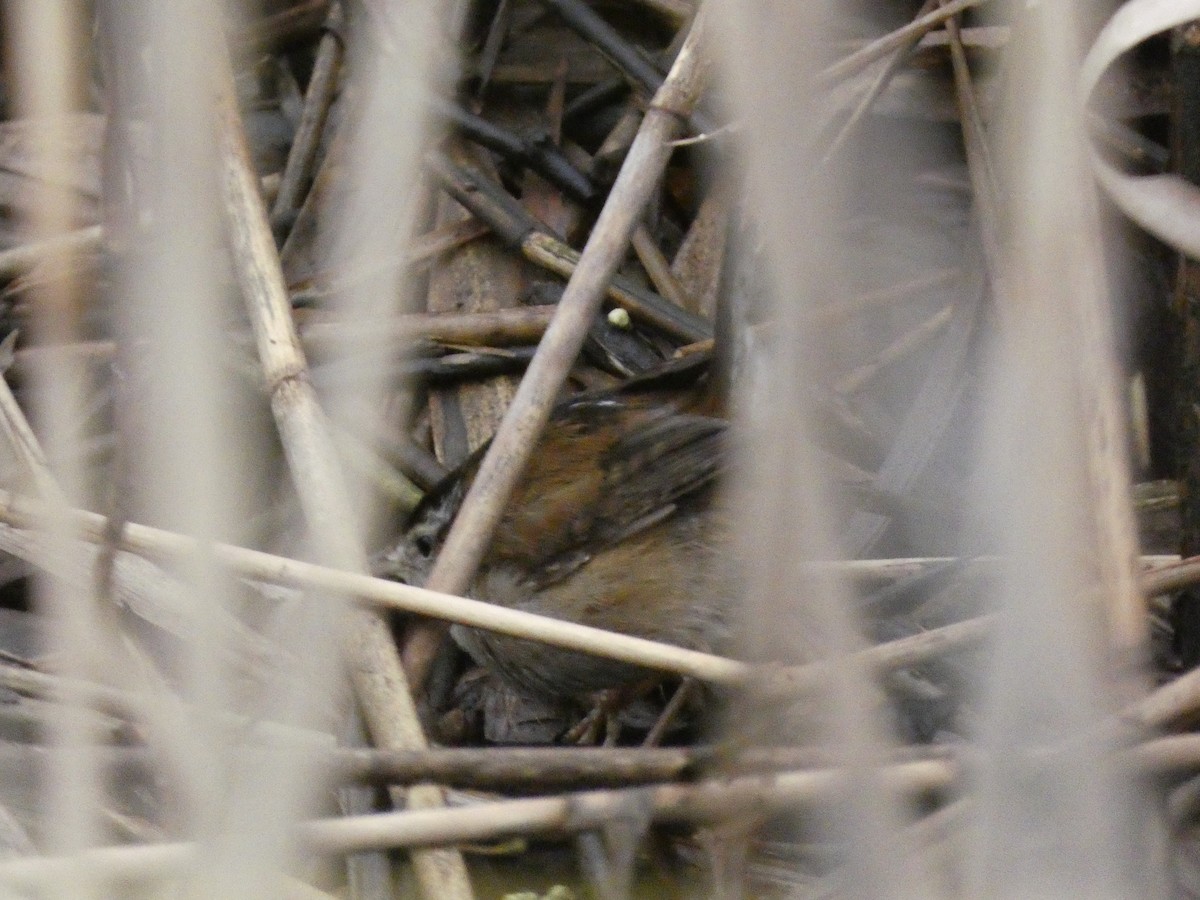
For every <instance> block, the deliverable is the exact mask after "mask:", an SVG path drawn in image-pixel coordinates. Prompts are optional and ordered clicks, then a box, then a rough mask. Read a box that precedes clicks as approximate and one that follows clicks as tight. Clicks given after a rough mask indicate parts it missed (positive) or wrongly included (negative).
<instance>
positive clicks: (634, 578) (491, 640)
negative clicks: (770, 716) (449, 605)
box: [376, 395, 735, 697]
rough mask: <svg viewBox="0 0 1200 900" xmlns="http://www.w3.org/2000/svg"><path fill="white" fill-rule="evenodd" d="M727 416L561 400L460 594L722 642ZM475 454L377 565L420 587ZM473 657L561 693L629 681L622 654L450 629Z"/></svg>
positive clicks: (634, 675)
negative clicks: (720, 484)
mask: <svg viewBox="0 0 1200 900" xmlns="http://www.w3.org/2000/svg"><path fill="white" fill-rule="evenodd" d="M725 432H726V423H725V422H723V421H721V420H719V419H714V418H710V417H707V416H700V415H691V414H687V413H683V412H679V411H678V410H677V408H675V407H672V406H669V405H665V404H663V403H662V402H661V400H660V399H659V398H658V397H640V396H623V395H612V396H609V397H604V398H601V399H595V398H591V399H577V400H574V401H570V402H567V403H565V404H563V405H562V406H560V407H559V408H558V409H557V410H556V411H555V413H554V414H553V416H552V417H551V420H550V422H549V424H548V425H547V427H546V429H545V432H544V433H543V436H542V438H541V441H540V442H539V444H538V446H537V448H536V450H535V452H534V456H533V459H532V461H531V462H530V464H529V467H528V469H527V471H526V473H525V475H524V477H523V479H522V480H521V481H520V482H519V484H518V486H517V489H516V492H515V494H514V496H513V497H512V499H511V501H510V503H509V505H508V510H507V512H506V513H505V514H504V517H503V518H502V519H501V521H500V525H499V527H498V528H497V529H496V535H495V538H494V539H493V541H492V545H491V548H490V549H489V551H488V553H487V555H486V557H485V558H484V560H483V563H482V565H481V566H480V569H479V573H478V575H477V576H476V578H475V581H474V583H473V585H472V586H471V588H470V590H469V591H468V594H469V595H470V596H472V597H474V598H476V599H479V600H485V601H487V602H489V603H496V604H500V605H502V606H507V607H511V608H513V609H520V610H526V611H528V612H534V613H539V614H541V615H545V616H551V617H553V618H558V619H566V620H569V621H572V622H580V623H582V624H585V625H592V626H595V627H598V628H605V629H609V630H611V631H616V632H620V633H622V634H629V635H635V636H637V637H644V638H649V639H652V640H657V641H664V642H666V643H672V644H677V645H679V646H682V647H687V648H691V649H698V650H710V651H719V650H721V649H722V648H723V646H724V645H725V644H726V639H727V637H728V634H729V631H730V609H731V603H732V602H733V601H734V599H735V592H734V587H733V584H732V579H731V578H730V577H729V571H728V560H727V558H726V556H727V554H726V550H727V548H728V547H729V544H730V541H729V535H730V531H729V522H728V517H727V515H726V514H725V509H724V504H723V503H722V502H721V501H720V499H719V497H718V490H717V485H716V481H717V478H718V476H719V475H720V474H721V472H722V471H723V470H724V468H725V462H726V452H725V449H724V441H725ZM481 458H482V452H479V453H476V454H475V455H474V456H473V457H472V458H471V459H470V460H468V461H467V463H465V464H464V465H463V466H462V467H461V468H460V469H459V470H458V471H457V472H455V473H454V474H452V475H451V476H450V477H449V478H448V479H447V480H446V481H445V482H444V483H443V484H442V485H441V486H439V488H437V489H435V490H434V491H433V492H431V493H430V495H429V496H427V497H426V499H425V501H424V502H423V503H422V505H421V506H420V507H419V508H418V509H417V510H416V512H415V513H414V514H413V517H412V519H411V524H410V526H409V528H408V530H407V532H406V533H405V535H404V537H403V538H402V539H401V541H400V542H399V543H398V544H397V545H396V546H395V547H393V548H392V549H391V550H389V551H388V552H387V553H385V554H384V555H383V556H382V557H381V558H380V560H379V563H378V565H377V567H376V572H377V574H380V575H382V576H384V577H390V578H395V579H398V580H401V581H404V582H407V583H410V584H418V585H419V584H423V583H424V581H425V579H426V578H427V577H428V575H429V571H430V569H431V568H432V565H433V561H434V559H435V558H436V555H437V553H438V551H439V550H440V548H441V545H442V542H443V541H444V539H445V536H446V532H447V530H448V529H449V526H450V524H451V522H452V521H453V518H454V515H455V514H456V513H457V511H458V508H459V505H460V504H461V503H462V499H463V497H464V495H465V493H466V490H467V488H468V487H469V485H470V481H471V479H472V478H473V477H474V475H475V472H476V471H477V469H478V466H479V462H480V459H481ZM451 633H452V634H453V636H454V638H455V640H456V641H457V642H458V643H459V644H460V645H461V646H462V647H463V648H464V649H465V650H466V651H467V652H468V653H470V655H471V656H472V657H473V658H474V659H475V660H476V661H477V662H479V663H481V664H482V665H484V666H486V667H487V668H488V669H490V670H492V671H493V672H495V673H497V674H498V675H500V676H501V677H502V678H504V679H505V680H506V681H508V682H509V683H510V684H512V685H514V686H515V687H517V688H518V689H520V690H524V691H526V692H529V693H532V694H537V695H542V696H548V697H569V696H577V695H581V694H585V693H589V692H592V691H598V690H602V689H607V688H613V687H618V686H621V685H626V684H629V683H632V682H634V681H637V680H640V679H642V678H644V677H645V676H646V672H645V671H644V670H642V669H639V668H638V667H636V666H632V665H629V664H627V663H620V662H614V661H611V660H605V659H601V658H599V657H593V656H590V655H587V654H582V653H577V652H573V651H568V650H561V649H558V648H555V647H550V646H547V645H544V644H539V643H536V642H533V641H526V640H520V639H518V638H512V637H508V636H505V635H499V634H493V633H490V632H485V631H481V630H477V629H472V628H464V627H461V626H455V627H454V628H453V629H452V631H451Z"/></svg>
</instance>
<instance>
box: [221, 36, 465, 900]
mask: <svg viewBox="0 0 1200 900" xmlns="http://www.w3.org/2000/svg"><path fill="white" fill-rule="evenodd" d="M218 64H219V65H221V66H222V68H223V71H221V72H220V73H219V75H220V83H221V92H220V102H219V121H220V135H219V138H220V145H221V165H222V171H223V178H222V186H223V188H224V192H225V206H226V209H227V212H228V216H229V224H230V232H231V244H232V247H233V254H234V258H235V269H236V272H237V277H238V281H239V284H240V286H241V289H242V294H243V296H244V298H245V302H246V306H247V309H248V312H249V315H250V320H251V322H252V324H253V327H254V333H255V338H256V341H257V344H258V351H259V357H260V359H261V361H262V366H263V372H264V375H265V377H266V383H267V386H268V390H269V393H270V400H271V411H272V413H273V414H274V417H275V421H276V424H277V426H278V428H279V434H280V438H281V440H282V442H283V446H284V451H285V453H286V455H287V459H288V464H289V466H290V468H291V471H292V480H293V483H294V484H295V486H296V490H297V492H298V494H299V496H300V502H301V505H302V507H303V509H304V513H305V517H306V519H307V521H308V524H309V528H310V530H311V532H312V535H313V540H314V545H315V546H316V547H319V548H320V552H321V553H322V554H323V555H324V558H325V559H327V560H329V561H330V562H331V563H332V564H333V565H335V566H337V567H339V568H342V569H345V570H347V571H348V572H365V571H367V568H368V564H367V558H366V555H365V553H364V551H363V548H362V545H361V542H360V538H359V536H358V535H357V534H356V531H357V528H356V525H355V523H357V522H358V521H359V517H358V516H357V515H356V513H355V510H354V509H352V508H351V506H350V502H349V497H348V494H347V490H346V486H345V484H344V483H343V481H342V477H341V472H340V468H339V464H338V458H337V453H336V451H335V449H334V445H333V442H332V440H331V438H330V435H329V431H328V426H327V423H326V420H325V417H324V415H323V413H322V411H321V408H320V405H319V404H318V402H317V396H316V393H315V391H314V390H313V387H312V384H311V383H310V381H309V379H308V372H307V363H306V361H305V358H304V351H303V350H302V348H301V345H300V340H299V338H298V336H297V334H296V329H295V326H294V324H293V322H292V317H291V308H290V305H289V303H288V297H287V288H286V286H285V284H284V280H283V272H282V270H281V269H280V265H279V257H278V254H277V253H276V250H275V243H274V240H273V238H272V235H271V229H270V224H269V223H268V221H267V214H266V210H265V208H264V207H263V201H262V196H261V194H260V193H259V191H258V179H257V178H256V177H255V175H254V169H253V166H252V164H251V161H250V155H249V149H248V148H247V146H246V138H245V134H244V132H243V130H242V124H241V118H240V116H239V114H238V109H237V105H236V101H235V99H234V98H235V95H234V90H233V75H232V72H231V71H230V67H229V62H228V59H227V58H225V59H223V60H222V61H221V62H219V63H218ZM342 647H343V652H344V653H345V655H346V658H347V661H348V663H349V666H350V670H351V671H350V677H351V682H352V684H353V686H354V691H355V695H356V696H357V698H358V701H359V704H360V705H361V707H362V710H363V714H364V716H365V718H366V720H367V724H368V727H369V729H370V732H371V736H372V738H373V739H374V741H375V743H376V744H377V745H378V746H381V747H388V748H395V749H420V748H423V747H425V746H427V742H426V739H425V735H424V733H423V731H422V729H421V723H420V719H419V717H418V715H417V711H416V707H415V705H414V704H413V700H412V696H411V694H410V693H409V689H408V682H407V679H406V678H405V675H404V671H403V669H402V668H401V665H400V659H399V654H398V653H397V651H396V645H395V643H394V641H393V639H392V635H391V631H390V629H389V628H388V625H387V623H386V622H385V621H384V620H383V618H382V617H381V616H380V615H379V614H378V613H375V612H371V611H365V610H356V611H353V612H351V613H350V615H349V617H348V621H347V623H346V625H345V632H344V634H343V640H342ZM407 802H408V805H409V807H410V808H413V809H423V808H424V809H430V808H436V807H439V806H441V804H442V797H441V792H440V791H439V790H438V789H437V788H434V787H432V786H418V787H414V788H413V789H412V790H410V791H408V792H407ZM413 861H414V865H415V868H416V871H417V874H418V878H419V879H420V881H421V885H422V891H423V892H424V894H425V895H426V896H427V897H429V898H431V900H432V898H438V900H442V898H447V900H449V898H460V897H470V896H472V892H471V887H470V882H469V880H468V878H467V872H466V866H465V865H464V863H463V860H462V856H461V855H460V854H459V853H457V852H456V851H450V850H442V851H436V852H432V853H420V854H415V855H414V860H413Z"/></svg>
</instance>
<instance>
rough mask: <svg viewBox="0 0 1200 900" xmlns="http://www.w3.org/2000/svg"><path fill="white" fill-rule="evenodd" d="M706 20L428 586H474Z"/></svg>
mask: <svg viewBox="0 0 1200 900" xmlns="http://www.w3.org/2000/svg"><path fill="white" fill-rule="evenodd" d="M703 22H704V16H703V15H701V16H699V17H698V18H697V20H696V22H695V23H694V24H693V25H692V28H691V30H690V32H689V34H688V37H687V39H686V41H685V42H684V45H683V47H682V49H681V50H680V52H679V56H678V57H677V58H676V60H675V65H674V66H672V68H671V73H670V75H668V76H667V80H666V82H665V83H664V84H663V87H662V88H661V89H660V90H659V91H658V93H657V94H655V96H654V100H653V102H652V104H651V106H650V108H649V110H647V112H646V116H645V118H644V119H643V120H642V125H641V128H640V129H639V131H638V136H637V139H636V140H635V141H634V144H633V147H632V148H631V149H630V152H629V156H628V157H627V158H626V160H625V164H624V165H623V166H622V167H621V173H620V175H619V176H618V177H617V181H616V183H615V184H614V185H613V188H612V191H611V193H610V194H609V196H608V200H607V201H606V202H605V204H604V209H603V210H602V211H601V213H600V217H599V218H598V219H597V221H596V225H595V227H594V228H593V230H592V234H591V236H590V237H589V238H588V242H587V245H586V246H585V247H584V250H583V253H582V255H581V256H580V259H579V265H578V267H577V268H576V270H575V274H574V275H572V276H571V280H570V281H569V282H567V288H566V291H565V292H564V293H563V296H562V299H561V300H560V301H559V303H558V309H557V312H556V314H555V316H554V319H553V320H552V321H551V323H550V327H549V328H548V329H547V330H546V334H545V336H544V337H543V338H542V341H541V343H540V344H539V345H538V351H537V354H536V355H535V356H534V358H533V361H532V362H531V363H530V365H529V369H528V371H527V372H526V374H525V377H524V378H523V379H521V385H520V387H519V388H518V389H517V393H516V396H515V397H514V398H513V402H512V405H511V406H510V407H509V409H508V412H507V413H506V414H505V416H504V420H503V421H502V422H501V423H500V428H499V430H498V431H497V432H496V436H495V438H493V440H492V443H491V445H490V447H489V448H488V451H487V454H486V455H485V456H484V458H483V462H482V463H481V465H480V467H479V472H478V474H477V475H476V476H475V479H474V481H473V483H472V484H471V488H470V490H469V491H468V493H467V496H466V499H465V500H464V501H463V505H462V508H461V510H460V512H459V514H458V516H457V518H456V519H455V521H454V525H453V526H452V527H451V529H450V533H449V534H448V536H447V538H446V542H445V544H444V546H443V548H442V551H441V553H440V554H439V555H438V559H437V563H436V564H435V565H434V568H433V571H432V573H431V574H430V577H429V581H428V585H429V587H430V588H433V589H436V590H443V591H446V592H447V593H462V592H464V591H465V590H466V589H467V587H468V586H469V585H470V584H471V582H472V580H473V579H474V577H475V572H476V570H477V569H478V567H479V563H480V561H481V560H482V558H483V554H484V551H485V550H486V549H487V545H488V543H489V542H490V541H491V537H492V532H493V531H494V530H495V528H496V525H497V523H498V522H499V520H500V516H501V515H502V513H503V511H504V506H505V504H506V503H507V502H508V498H509V497H510V496H511V495H512V491H513V488H514V486H515V485H516V482H517V479H518V478H519V477H520V476H521V473H522V472H523V471H524V469H525V466H526V463H527V462H528V461H529V456H530V454H531V453H532V452H533V447H534V444H535V443H536V442H537V439H538V437H539V436H540V435H541V432H542V429H543V428H544V427H545V424H546V420H547V419H548V418H549V416H550V411H551V409H552V408H553V406H554V404H555V402H556V401H557V399H558V394H559V392H560V391H561V389H562V385H563V383H564V382H565V381H566V378H567V374H568V373H569V372H570V370H571V367H572V366H573V365H574V364H575V359H576V357H578V356H579V350H580V348H581V347H582V346H583V341H584V338H585V337H586V336H587V333H588V330H589V329H590V328H591V325H592V321H593V319H594V318H595V316H596V313H597V312H598V311H599V309H600V304H601V301H602V300H603V299H604V295H605V290H606V288H607V287H608V284H609V282H610V281H611V279H612V276H613V274H614V273H615V272H616V269H617V266H618V265H620V262H621V260H622V259H623V258H624V256H625V252H626V250H627V249H628V246H629V238H630V235H631V234H632V233H633V229H634V228H635V227H636V226H637V223H638V220H639V219H640V217H641V214H642V210H643V209H644V208H645V206H646V203H647V202H648V201H649V199H650V196H651V195H652V193H653V192H654V190H655V188H656V187H657V186H658V184H659V181H660V179H661V178H662V173H663V170H664V169H665V168H666V164H667V161H668V159H670V156H671V153H672V150H671V147H670V146H668V142H669V141H670V140H671V139H672V138H674V137H675V136H676V135H677V133H678V131H679V129H680V126H681V124H682V122H683V121H684V120H685V119H686V118H687V116H688V114H689V112H690V111H691V109H692V108H693V107H694V106H695V104H696V102H697V100H698V99H699V95H700V91H701V89H702V86H703V84H704V81H705V77H706V75H707V69H708V66H707V65H706V63H705V60H704V59H703V58H702V54H701V46H700V41H701V36H702V34H703V32H704V27H703ZM443 631H444V628H443V627H442V626H440V625H435V624H432V623H421V624H419V625H417V626H416V627H415V628H414V629H413V630H412V632H411V633H410V634H409V636H408V640H407V641H406V643H405V649H404V657H405V664H406V666H407V667H408V671H409V673H410V676H411V679H412V683H413V684H414V685H415V686H417V687H420V686H421V685H422V684H423V683H424V680H425V676H426V675H427V674H428V671H429V667H430V665H431V664H432V662H433V658H434V655H435V654H436V652H437V648H438V646H439V645H440V643H441V640H442V635H443Z"/></svg>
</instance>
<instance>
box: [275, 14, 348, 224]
mask: <svg viewBox="0 0 1200 900" xmlns="http://www.w3.org/2000/svg"><path fill="white" fill-rule="evenodd" d="M343 18H344V17H343V15H342V5H341V3H337V2H335V3H333V4H331V5H330V7H329V13H328V15H327V17H326V19H325V25H324V34H322V35H321V40H320V42H319V43H318V44H317V58H316V61H315V62H314V63H313V69H312V74H311V75H310V76H309V79H308V91H307V92H306V93H305V95H304V108H303V110H302V111H301V113H300V124H299V125H298V126H296V136H295V138H294V139H293V140H292V147H291V149H290V150H289V151H288V157H287V162H286V163H285V164H284V167H283V177H282V178H280V180H279V193H278V194H276V196H275V205H274V206H273V207H272V209H271V224H272V225H273V226H275V227H276V228H278V227H280V226H281V225H284V224H290V222H291V219H292V217H293V216H295V215H296V211H297V210H298V208H299V204H300V196H301V193H302V192H303V190H304V187H305V185H306V184H307V183H308V180H309V178H310V177H311V176H312V167H313V162H314V161H315V160H316V158H317V148H318V147H319V146H320V142H321V133H322V132H323V131H324V130H325V119H326V118H327V117H328V115H329V107H330V105H331V104H332V103H333V94H334V90H335V88H336V87H337V78H338V73H339V71H340V70H341V65H342V57H343V56H344V54H345V50H346V48H345V46H344V45H343V44H342V35H341V33H340V32H341V29H342V27H343V24H344V22H343Z"/></svg>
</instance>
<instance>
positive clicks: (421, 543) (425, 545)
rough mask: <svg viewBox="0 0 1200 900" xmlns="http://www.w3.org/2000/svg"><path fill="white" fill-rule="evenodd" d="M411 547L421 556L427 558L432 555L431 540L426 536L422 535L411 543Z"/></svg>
mask: <svg viewBox="0 0 1200 900" xmlns="http://www.w3.org/2000/svg"><path fill="white" fill-rule="evenodd" d="M413 547H415V548H416V550H417V552H418V553H420V554H421V555H422V556H425V557H429V556H432V555H433V538H431V537H430V536H429V535H427V534H423V535H421V536H420V537H418V538H416V539H415V540H414V541H413Z"/></svg>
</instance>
